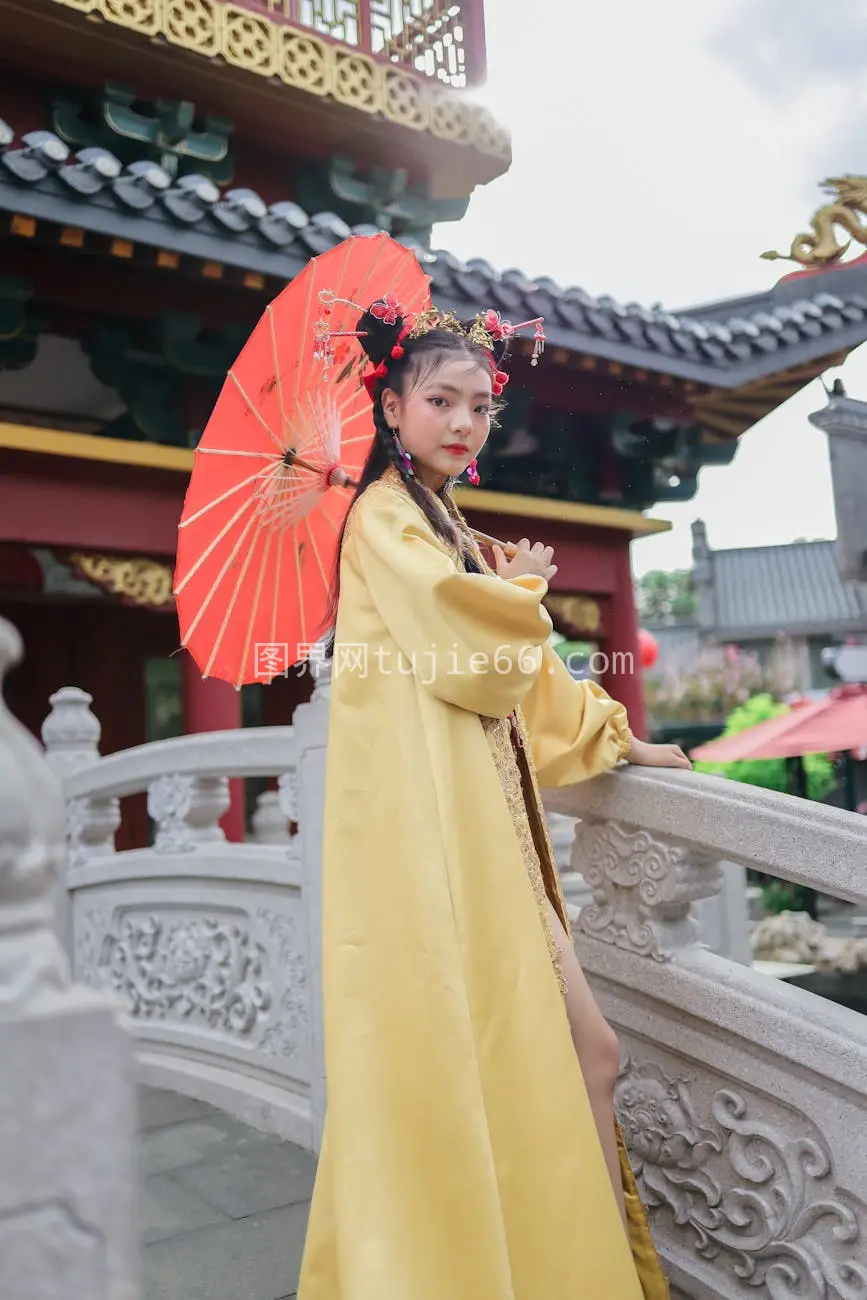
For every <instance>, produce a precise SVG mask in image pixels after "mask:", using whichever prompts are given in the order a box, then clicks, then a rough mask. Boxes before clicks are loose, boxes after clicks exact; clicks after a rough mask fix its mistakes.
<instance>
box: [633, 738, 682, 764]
mask: <svg viewBox="0 0 867 1300" xmlns="http://www.w3.org/2000/svg"><path fill="white" fill-rule="evenodd" d="M626 761H627V762H628V763H634V764H635V765H636V767H686V768H689V769H690V770H691V769H692V763H691V762H690V761H689V759H688V758H687V756H686V754H684V752H683V750H682V749H681V747H680V745H649V744H648V743H647V741H646V740H633V742H632V748H631V749H630V751H629V753H628V754H627V755H626Z"/></svg>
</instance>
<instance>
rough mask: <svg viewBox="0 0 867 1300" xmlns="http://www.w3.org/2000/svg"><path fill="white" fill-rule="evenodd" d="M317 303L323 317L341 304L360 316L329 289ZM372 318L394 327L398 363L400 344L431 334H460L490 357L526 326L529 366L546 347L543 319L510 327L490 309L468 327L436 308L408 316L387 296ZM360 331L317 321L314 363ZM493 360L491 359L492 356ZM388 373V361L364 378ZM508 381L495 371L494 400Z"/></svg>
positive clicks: (394, 357)
mask: <svg viewBox="0 0 867 1300" xmlns="http://www.w3.org/2000/svg"><path fill="white" fill-rule="evenodd" d="M319 301H320V303H321V304H322V306H323V311H324V313H325V316H327V315H330V312H331V309H332V307H333V306H334V305H335V304H336V303H342V304H344V305H345V306H347V307H352V308H353V309H354V310H355V311H358V312H360V313H362V314H363V312H364V308H362V307H360V306H359V305H358V304H357V303H354V302H351V301H350V300H349V299H347V298H337V297H335V295H334V294H333V293H331V291H330V290H328V289H322V290H321V291H320V293H319ZM368 310H369V311H370V314H371V315H372V316H375V317H376V319H377V320H379V321H382V323H383V324H384V325H390V326H394V327H395V328H396V329H397V331H398V332H397V334H396V335H395V343H394V347H393V348H392V349H391V354H390V358H391V360H395V361H398V360H400V358H401V357H402V356H403V353H404V349H403V343H404V341H405V340H410V339H419V338H421V337H422V336H423V335H424V334H429V333H430V332H431V330H446V331H447V332H448V333H450V334H460V335H462V336H463V337H464V338H466V339H469V341H470V342H471V343H475V344H477V345H478V346H479V347H482V348H484V349H485V350H486V351H487V352H490V353H491V354H493V351H494V344H495V343H500V342H502V341H503V340H504V339H507V338H509V337H510V336H511V335H512V334H517V332H518V330H522V329H527V328H528V327H529V326H535V330H536V332H535V335H534V340H533V355H532V357H531V358H530V365H531V366H535V365H537V364H538V361H539V357H540V356H541V355H542V352H543V350H544V347H545V341H546V340H545V333H544V330H543V329H542V323H543V318H542V317H541V316H537V317H536V318H535V319H534V320H525V321H522V322H521V323H520V325H513V324H512V323H511V321H507V320H503V319H502V317H501V316H500V313H499V312H498V311H494V310H493V309H492V308H489V309H488V310H487V311H482V312H478V313H477V314H476V316H475V317H474V318H473V320H472V321H471V322H470V323H469V325H466V326H465V325H464V324H463V322H462V321H460V320H458V318H457V316H455V314H454V313H453V312H450V311H440V310H439V308H438V307H427V308H425V310H424V311H420V312H416V313H415V314H409V313H407V312H406V311H405V309H404V307H403V306H402V304H401V303H399V302H398V301H397V299H396V297H395V296H394V294H386V295H385V297H384V298H381V299H379V300H378V301H377V302H375V303H374V304H373V306H372V307H370V308H369V309H368ZM363 337H364V331H363V330H332V329H331V328H330V326H329V324H328V321H327V320H326V319H324V318H323V319H320V320H318V321H317V322H316V325H315V326H314V338H315V347H314V352H313V356H314V358H315V359H316V360H322V361H324V362H325V364H326V366H328V364H329V363H330V361H331V359H332V357H333V355H334V352H333V345H332V340H333V339H335V338H363ZM492 360H493V356H492ZM387 373H388V360H384V361H381V362H380V363H379V365H378V366H377V367H376V370H375V371H373V372H371V374H370V376H367V377H366V379H367V378H369V379H370V380H371V386H372V382H373V381H374V380H376V379H382V378H384V377H385V376H386V374H387ZM507 381H508V375H506V374H504V372H503V371H500V370H496V371H495V373H494V385H493V391H494V394H495V396H499V394H500V393H501V392H502V391H503V386H504V384H505V383H506V382H507Z"/></svg>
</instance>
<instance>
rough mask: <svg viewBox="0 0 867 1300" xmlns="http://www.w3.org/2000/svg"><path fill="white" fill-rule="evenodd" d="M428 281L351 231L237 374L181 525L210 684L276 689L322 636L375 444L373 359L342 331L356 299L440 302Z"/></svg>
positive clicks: (202, 662)
mask: <svg viewBox="0 0 867 1300" xmlns="http://www.w3.org/2000/svg"><path fill="white" fill-rule="evenodd" d="M428 286H429V280H428V277H427V276H426V275H425V274H424V273H423V271H422V269H421V267H420V265H419V263H418V260H417V258H416V256H415V254H414V253H413V252H412V251H411V250H409V249H407V248H404V247H403V246H402V245H401V244H398V243H396V242H395V241H394V240H392V239H390V238H389V237H388V236H387V235H384V234H383V235H374V236H364V237H362V236H352V237H351V238H350V239H347V240H345V241H344V242H343V243H342V244H339V245H338V246H337V248H334V249H332V250H331V251H330V252H328V253H325V254H324V255H323V256H321V257H317V258H314V259H313V260H312V261H310V262H309V263H308V264H307V266H306V267H305V268H304V270H303V271H302V272H301V274H300V275H299V276H297V278H296V279H294V280H293V281H292V282H291V284H290V285H288V287H287V288H286V289H284V291H283V292H282V293H281V294H280V296H279V297H278V298H276V299H275V301H274V302H272V303H271V304H270V305H269V306H268V307H267V308H266V310H265V314H264V315H263V316H262V318H261V320H260V321H259V323H258V324H257V326H256V328H255V329H254V331H253V333H252V334H251V335H250V338H249V339H248V341H247V343H246V344H245V346H244V348H243V350H242V352H241V354H240V356H239V357H238V359H237V361H236V362H235V364H234V365H233V366H232V368H231V370H230V371H229V373H228V375H227V377H226V381H225V383H224V385H223V388H222V391H221V393H220V396H219V398H218V400H217V404H216V406H215V407H214V411H213V413H212V415H211V418H210V420H209V421H208V424H207V427H206V429H205V431H204V433H203V434H202V438H201V441H200V443H199V446H198V447H197V448H196V458H195V464H194V467H193V473H192V477H191V479H190V483H189V487H188V488H187V495H186V500H185V501H184V510H183V514H182V516H181V521H180V524H179V529H178V554H177V564H176V568H175V583H174V590H175V598H176V603H177V611H178V622H179V625H180V633H181V644H182V645H183V646H185V647H186V649H188V650H189V652H190V654H191V655H192V656H193V658H194V660H195V661H196V664H197V665H198V667H199V669H200V670H201V672H202V675H203V676H204V677H218V678H221V679H222V680H224V681H227V682H231V683H232V684H233V685H235V686H239V687H240V686H242V685H243V684H245V683H247V682H256V681H260V682H261V681H271V680H272V678H274V677H276V676H279V675H281V674H282V673H284V672H285V671H286V669H287V668H288V667H289V666H290V665H292V664H294V663H299V662H301V661H302V660H303V659H305V658H306V657H307V655H308V653H309V649H310V645H311V643H312V642H315V641H316V639H317V638H318V637H319V636H320V634H321V632H322V630H323V624H324V620H325V616H326V612H327V608H328V594H329V587H330V584H331V580H332V576H333V571H334V564H335V559H336V552H337V542H338V537H339V533H340V527H341V524H342V522H343V519H344V518H345V515H346V512H347V510H348V508H349V503H350V501H351V494H350V492H349V491H348V489H349V488H351V487H352V486H353V485H354V481H355V480H357V479H358V476H359V474H360V472H361V468H362V466H363V464H364V461H365V459H366V457H367V453H368V451H369V449H370V444H371V441H372V438H373V421H372V419H371V407H370V397H369V395H368V393H367V390H366V389H365V387H364V385H363V383H362V373H363V371H364V370H365V369H366V367H367V359H366V357H365V356H364V354H363V352H362V350H361V346H360V344H359V342H358V339H357V338H353V337H339V336H340V335H341V334H344V335H347V336H348V335H349V334H350V333H351V332H352V331H354V330H355V329H356V327H357V322H358V311H357V310H356V309H355V308H353V307H352V306H351V305H349V304H351V303H357V304H361V305H364V306H369V305H370V304H373V303H375V302H378V301H380V300H384V299H386V298H388V300H389V301H392V300H394V301H396V302H397V303H399V304H400V305H401V307H402V309H403V312H405V313H417V312H420V311H423V310H425V309H426V308H428V307H429V306H430V297H429V287H428ZM320 295H321V296H320ZM391 295H393V299H392V297H391ZM339 299H345V300H347V301H345V302H340V301H338V300H339ZM323 304H324V306H323ZM323 311H325V312H327V313H328V315H327V327H328V330H329V331H330V333H331V335H332V339H333V343H332V348H333V355H330V356H329V357H328V359H327V360H325V359H324V358H323V355H322V348H321V346H317V337H318V336H319V335H320V334H321V330H317V322H320V321H321V318H322V315H323Z"/></svg>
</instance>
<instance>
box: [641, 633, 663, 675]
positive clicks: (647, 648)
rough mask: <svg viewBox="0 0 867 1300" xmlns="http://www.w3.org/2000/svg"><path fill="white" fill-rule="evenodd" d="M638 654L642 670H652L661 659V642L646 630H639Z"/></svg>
mask: <svg viewBox="0 0 867 1300" xmlns="http://www.w3.org/2000/svg"><path fill="white" fill-rule="evenodd" d="M638 654H639V657H640V659H641V666H642V668H652V667H653V665H654V664H655V663H656V661H657V659H658V658H659V642H658V641H657V639H656V637H655V636H651V635H650V633H649V632H645V630H644V628H639V629H638Z"/></svg>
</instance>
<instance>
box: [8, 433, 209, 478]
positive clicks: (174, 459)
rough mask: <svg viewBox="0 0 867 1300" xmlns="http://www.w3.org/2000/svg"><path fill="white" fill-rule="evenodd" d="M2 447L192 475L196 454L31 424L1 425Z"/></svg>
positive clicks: (179, 449)
mask: <svg viewBox="0 0 867 1300" xmlns="http://www.w3.org/2000/svg"><path fill="white" fill-rule="evenodd" d="M0 447H7V448H8V449H9V450H10V451H28V452H36V453H37V454H40V455H43V456H69V457H71V458H72V459H73V460H99V461H103V462H105V463H108V464H113V465H140V466H144V467H146V468H148V469H169V470H179V471H181V472H183V473H186V474H189V473H191V472H192V468H193V453H192V451H190V450H188V449H187V448H186V447H163V446H162V445H161V444H160V443H156V442H127V441H125V440H124V439H121V438H107V437H101V436H99V435H98V434H91V433H66V432H64V431H62V430H60V429H41V428H34V427H32V426H31V425H27V424H3V423H0Z"/></svg>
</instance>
